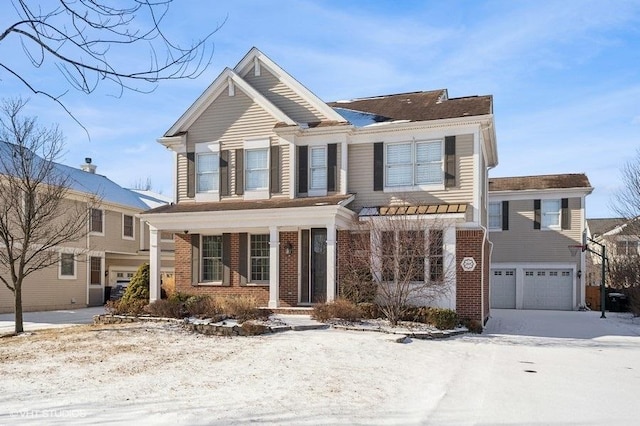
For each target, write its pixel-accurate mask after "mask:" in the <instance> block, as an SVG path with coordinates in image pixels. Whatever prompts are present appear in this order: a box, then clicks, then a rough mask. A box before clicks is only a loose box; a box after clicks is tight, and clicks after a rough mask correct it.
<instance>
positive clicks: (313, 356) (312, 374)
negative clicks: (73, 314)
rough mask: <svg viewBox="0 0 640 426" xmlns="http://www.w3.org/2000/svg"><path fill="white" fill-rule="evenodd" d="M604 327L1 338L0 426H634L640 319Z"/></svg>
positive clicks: (515, 324) (513, 324) (552, 316)
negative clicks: (404, 337) (444, 334)
mask: <svg viewBox="0 0 640 426" xmlns="http://www.w3.org/2000/svg"><path fill="white" fill-rule="evenodd" d="M607 315H608V318H607V319H600V318H599V316H600V313H599V312H555V311H510V310H494V311H493V312H492V318H491V319H490V320H489V322H488V324H487V330H486V331H485V333H484V334H482V335H471V334H467V335H463V336H460V337H453V338H449V339H442V340H418V339H412V340H411V341H410V342H409V343H407V344H398V343H395V341H394V336H390V335H388V334H383V333H376V332H359V331H346V330H337V329H327V330H313V331H301V332H294V331H289V332H283V333H276V334H272V335H266V336H258V337H236V338H223V337H216V336H202V335H196V334H190V333H187V332H186V331H184V330H183V329H181V328H180V327H178V326H177V325H172V324H166V323H163V324H159V323H145V324H139V323H138V324H131V325H109V326H76V327H70V328H66V329H59V328H57V329H49V330H44V331H38V332H35V333H33V334H30V335H27V336H23V337H12V338H4V339H0V375H1V377H2V381H0V424H20V425H23V424H43V423H47V424H60V425H62V424H99V423H100V424H102V423H110V424H125V423H126V424H129V423H131V422H134V421H139V422H140V423H141V424H159V425H164V424H185V425H186V424H188V425H191V424H194V425H199V424H225V425H226V424H231V425H234V424H247V423H253V422H256V423H261V424H296V425H298V424H301V425H311V424H313V425H315V424H360V425H369V424H376V425H378V424H383V425H384V424H393V425H417V424H454V425H457V424H635V422H636V421H637V418H638V416H639V415H640V408H638V405H637V403H636V401H635V400H636V393H637V390H638V383H639V379H640V377H639V376H640V374H639V371H640V357H638V353H640V352H639V349H640V321H639V320H638V319H633V318H631V316H630V315H629V314H616V313H608V314H607ZM45 416H46V418H45Z"/></svg>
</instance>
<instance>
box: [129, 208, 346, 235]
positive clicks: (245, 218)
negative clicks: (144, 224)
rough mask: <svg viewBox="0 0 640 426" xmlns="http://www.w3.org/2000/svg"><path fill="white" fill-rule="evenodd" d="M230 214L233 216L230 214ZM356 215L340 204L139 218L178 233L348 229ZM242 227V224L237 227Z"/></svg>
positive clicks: (158, 214)
mask: <svg viewBox="0 0 640 426" xmlns="http://www.w3.org/2000/svg"><path fill="white" fill-rule="evenodd" d="M230 213H232V214H230ZM355 215H356V214H355V213H354V212H353V211H351V210H349V209H347V208H346V207H343V206H340V205H327V206H317V207H291V208H276V209H259V210H234V211H233V212H229V211H226V210H225V211H216V212H212V211H209V212H189V213H150V214H143V215H142V217H143V218H144V219H145V220H146V221H148V222H149V223H150V224H152V225H153V226H155V227H156V228H158V230H172V231H177V232H180V231H182V230H188V231H189V232H206V231H221V230H225V232H230V230H247V229H250V228H253V229H268V228H269V227H271V226H276V227H281V228H285V227H292V226H293V227H314V226H326V225H328V224H332V223H333V224H335V225H336V226H338V227H341V228H347V227H349V225H350V224H351V223H352V221H353V218H354V217H355ZM239 224H241V225H239Z"/></svg>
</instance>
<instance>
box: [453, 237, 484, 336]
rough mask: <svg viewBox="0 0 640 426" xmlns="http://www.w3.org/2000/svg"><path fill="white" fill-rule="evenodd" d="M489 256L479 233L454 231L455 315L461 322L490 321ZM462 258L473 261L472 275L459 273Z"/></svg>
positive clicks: (467, 272) (462, 271)
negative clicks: (474, 264)
mask: <svg viewBox="0 0 640 426" xmlns="http://www.w3.org/2000/svg"><path fill="white" fill-rule="evenodd" d="M483 242H484V244H485V250H484V260H483V256H482V255H483V253H482V245H483ZM489 255H490V254H489V247H488V243H487V242H486V241H485V240H484V232H483V231H482V230H458V231H456V312H457V313H458V316H459V317H460V318H466V319H470V320H476V321H480V322H481V323H482V324H483V325H484V323H485V322H486V320H487V319H488V318H489ZM465 257H472V258H473V259H474V260H475V261H476V267H475V269H474V270H473V271H464V270H463V269H462V266H461V261H462V259H464V258H465ZM483 262H484V267H483ZM483 275H484V286H483V285H482V278H483Z"/></svg>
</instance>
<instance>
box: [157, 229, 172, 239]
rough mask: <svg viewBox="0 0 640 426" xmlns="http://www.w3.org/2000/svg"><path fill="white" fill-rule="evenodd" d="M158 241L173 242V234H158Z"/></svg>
mask: <svg viewBox="0 0 640 426" xmlns="http://www.w3.org/2000/svg"><path fill="white" fill-rule="evenodd" d="M160 240H162V241H173V232H164V231H163V232H160Z"/></svg>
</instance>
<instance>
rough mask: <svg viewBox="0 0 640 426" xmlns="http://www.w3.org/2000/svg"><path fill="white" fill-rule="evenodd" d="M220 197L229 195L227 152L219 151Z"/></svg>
mask: <svg viewBox="0 0 640 426" xmlns="http://www.w3.org/2000/svg"><path fill="white" fill-rule="evenodd" d="M220 195H221V196H224V195H229V150H227V149H225V150H223V151H220Z"/></svg>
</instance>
